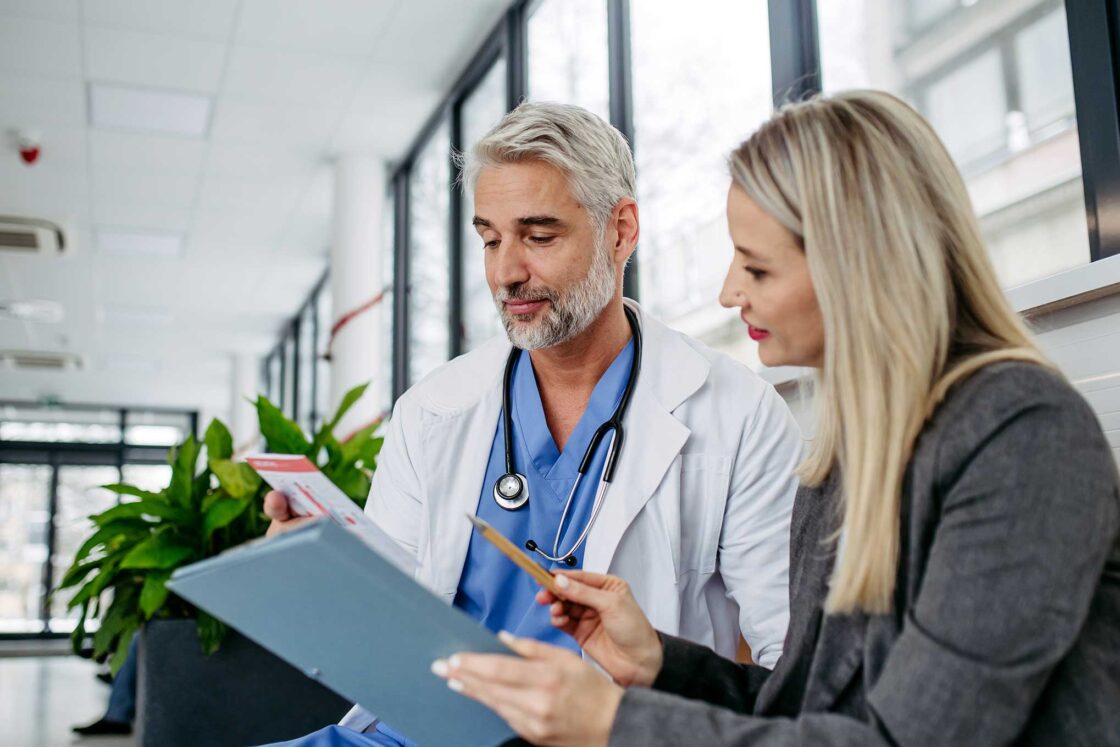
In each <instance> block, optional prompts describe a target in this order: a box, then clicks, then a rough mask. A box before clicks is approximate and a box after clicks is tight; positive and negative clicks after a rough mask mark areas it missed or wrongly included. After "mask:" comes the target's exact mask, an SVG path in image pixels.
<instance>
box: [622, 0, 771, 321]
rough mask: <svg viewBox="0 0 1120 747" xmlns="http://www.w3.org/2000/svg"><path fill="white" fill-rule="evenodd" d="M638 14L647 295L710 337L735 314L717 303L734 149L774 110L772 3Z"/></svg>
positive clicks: (637, 95) (653, 8) (709, 4)
mask: <svg viewBox="0 0 1120 747" xmlns="http://www.w3.org/2000/svg"><path fill="white" fill-rule="evenodd" d="M630 12H631V24H632V28H633V40H632V52H633V67H634V73H633V74H634V129H635V132H634V140H635V156H636V159H637V169H638V205H639V208H640V211H641V221H642V238H641V243H640V244H639V245H638V252H637V258H638V262H639V263H640V264H639V267H640V268H641V271H640V273H639V277H640V278H641V283H642V289H641V296H642V302H643V304H644V305H646V306H647V307H649V308H650V310H652V311H653V312H654V313H655V314H657V315H659V316H661V317H662V318H664V319H666V320H667V321H668V322H669V323H670V324H674V325H676V326H683V327H685V328H687V329H689V330H690V331H691V332H693V333H694V334H697V335H699V336H701V337H703V338H706V339H708V340H709V341H712V338H711V335H710V333H712V332H713V330H716V329H717V328H718V327H720V325H721V324H722V320H724V319H726V318H728V314H730V316H734V313H733V312H726V310H723V309H721V308H720V307H719V303H718V301H717V296H718V293H719V287H720V284H721V283H722V280H723V276H724V273H725V272H726V269H727V262H728V261H729V260H730V252H731V247H730V242H729V240H728V238H727V225H726V218H725V216H724V205H725V204H726V199H727V188H728V185H729V184H730V182H731V178H730V176H728V173H727V161H726V159H727V154H728V153H730V152H731V150H732V148H734V147H735V146H736V145H738V144H739V143H740V142H742V141H743V140H744V139H746V137H747V136H749V135H750V134H751V132H752V131H753V130H754V129H755V128H756V127H757V126H758V125H759V124H760V123H761V122H762V121H763V120H764V119H765V118H766V117H767V116H768V115H769V113H770V110H771V98H772V94H771V81H770V43H769V30H768V29H769V27H768V18H767V5H766V3H762V2H750V3H744V2H738V1H737V0H697V1H696V2H692V3H688V4H681V3H675V2H669V1H668V0H658V1H656V2H641V3H632V4H631V7H630ZM682 92H687V93H684V94H683V97H682ZM698 258H702V261H698ZM697 315H699V317H702V323H701V325H700V326H697V324H696V323H695V322H690V321H689V319H693V318H696V317H697Z"/></svg>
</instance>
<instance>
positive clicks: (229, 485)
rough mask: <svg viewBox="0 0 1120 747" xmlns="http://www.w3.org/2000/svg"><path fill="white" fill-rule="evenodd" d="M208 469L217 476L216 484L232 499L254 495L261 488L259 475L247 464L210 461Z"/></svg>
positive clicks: (218, 460) (217, 460) (223, 460)
mask: <svg viewBox="0 0 1120 747" xmlns="http://www.w3.org/2000/svg"><path fill="white" fill-rule="evenodd" d="M210 469H211V471H213V473H214V474H215V475H217V476H218V484H219V485H221V486H222V490H224V491H226V492H227V493H229V494H230V495H231V496H232V497H234V498H246V497H248V496H251V495H254V494H255V493H256V492H257V488H259V487H260V486H261V477H260V475H258V474H257V473H256V471H255V470H254V469H253V468H252V467H250V466H249V465H248V464H245V463H234V462H231V461H229V460H228V459H213V460H211V461H210Z"/></svg>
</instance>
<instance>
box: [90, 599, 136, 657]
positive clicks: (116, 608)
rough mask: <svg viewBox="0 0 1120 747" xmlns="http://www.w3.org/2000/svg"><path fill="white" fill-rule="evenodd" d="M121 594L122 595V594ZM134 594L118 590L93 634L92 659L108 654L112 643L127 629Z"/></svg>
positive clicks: (132, 608)
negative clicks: (99, 625)
mask: <svg viewBox="0 0 1120 747" xmlns="http://www.w3.org/2000/svg"><path fill="white" fill-rule="evenodd" d="M122 592H123V593H122ZM134 597H135V593H130V592H129V591H126V590H125V589H118V591H117V594H116V597H115V598H114V599H113V603H112V604H111V605H110V606H109V611H108V612H107V613H105V615H104V617H102V618H101V627H99V628H98V629H97V632H96V633H94V634H93V657H94V658H95V659H101V658H102V657H103V656H105V654H107V653H108V652H109V649H110V647H111V646H112V645H113V641H114V640H116V638H117V636H118V635H119V634H120V632H121V631H122V630H124V629H125V628H126V627H128V625H129V622H130V618H132V615H131V613H132V611H133V610H134V607H133V604H134V603H135V599H134Z"/></svg>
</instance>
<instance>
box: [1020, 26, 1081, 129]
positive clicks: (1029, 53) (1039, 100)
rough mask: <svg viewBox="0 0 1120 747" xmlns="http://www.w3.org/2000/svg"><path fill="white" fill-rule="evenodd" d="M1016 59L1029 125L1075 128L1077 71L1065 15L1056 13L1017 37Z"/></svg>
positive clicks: (1024, 108) (1032, 126) (1032, 127)
mask: <svg viewBox="0 0 1120 747" xmlns="http://www.w3.org/2000/svg"><path fill="white" fill-rule="evenodd" d="M1015 58H1016V59H1017V60H1018V61H1019V73H1020V78H1019V95H1020V96H1021V97H1022V102H1023V114H1024V115H1025V116H1026V118H1027V126H1028V127H1029V128H1030V129H1031V130H1032V131H1038V130H1041V129H1042V128H1044V127H1047V126H1048V125H1053V124H1055V123H1057V124H1058V126H1059V127H1060V128H1061V129H1068V128H1069V127H1070V126H1071V125H1073V124H1074V122H1073V121H1072V120H1073V117H1074V105H1073V70H1072V68H1071V67H1070V59H1069V31H1068V30H1067V29H1066V14H1065V12H1064V11H1063V10H1062V9H1061V8H1058V9H1056V10H1053V11H1051V12H1050V13H1048V14H1047V15H1045V16H1043V18H1042V19H1041V20H1039V21H1037V22H1036V23H1034V24H1032V25H1031V26H1029V27H1027V28H1026V29H1024V30H1023V32H1022V33H1020V34H1019V35H1018V36H1017V37H1016V38H1015Z"/></svg>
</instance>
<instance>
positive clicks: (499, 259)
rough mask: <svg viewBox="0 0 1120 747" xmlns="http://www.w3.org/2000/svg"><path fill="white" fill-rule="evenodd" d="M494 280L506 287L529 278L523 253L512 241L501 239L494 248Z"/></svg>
mask: <svg viewBox="0 0 1120 747" xmlns="http://www.w3.org/2000/svg"><path fill="white" fill-rule="evenodd" d="M492 266H493V272H494V282H495V284H496V285H498V286H500V287H503V288H508V287H509V286H511V285H517V284H518V283H524V282H525V281H526V280H528V279H529V270H528V267H527V266H526V264H525V254H524V252H522V251H521V250H520V249H519V247H518V246H517V243H516V242H513V241H502V242H501V243H500V244H499V245H498V246H497V248H496V249H494V258H493V264H492Z"/></svg>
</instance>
